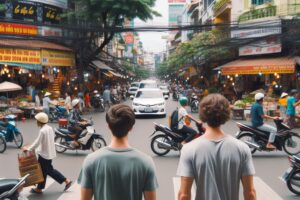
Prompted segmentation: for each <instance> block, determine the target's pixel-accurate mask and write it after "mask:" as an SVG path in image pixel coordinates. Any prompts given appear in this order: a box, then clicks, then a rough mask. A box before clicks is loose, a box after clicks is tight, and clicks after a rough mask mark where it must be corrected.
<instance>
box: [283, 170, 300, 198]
mask: <svg viewBox="0 0 300 200" xmlns="http://www.w3.org/2000/svg"><path fill="white" fill-rule="evenodd" d="M286 184H287V186H288V188H289V190H290V191H291V192H293V193H295V194H297V195H300V170H296V171H294V172H293V173H292V174H291V175H290V178H289V179H288V180H287V182H286Z"/></svg>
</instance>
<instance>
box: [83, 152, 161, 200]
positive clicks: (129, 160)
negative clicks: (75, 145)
mask: <svg viewBox="0 0 300 200" xmlns="http://www.w3.org/2000/svg"><path fill="white" fill-rule="evenodd" d="M78 183H79V184H81V187H83V188H89V189H92V190H93V192H94V198H95V200H120V199H130V200H141V199H142V196H143V192H144V191H154V190H156V188H157V187H158V183H157V179H156V175H155V166H154V163H153V160H152V158H151V157H150V156H148V155H146V154H144V153H142V152H140V151H138V150H136V149H133V148H128V149H112V148H109V147H105V148H103V149H100V150H98V151H96V152H94V153H92V154H90V155H89V156H88V157H87V158H86V159H85V161H84V163H83V166H82V169H81V172H80V175H79V178H78Z"/></svg>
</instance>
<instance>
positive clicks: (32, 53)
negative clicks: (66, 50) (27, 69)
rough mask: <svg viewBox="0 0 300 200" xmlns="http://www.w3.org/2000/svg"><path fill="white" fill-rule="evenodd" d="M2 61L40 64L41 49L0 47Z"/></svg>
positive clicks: (0, 59)
mask: <svg viewBox="0 0 300 200" xmlns="http://www.w3.org/2000/svg"><path fill="white" fill-rule="evenodd" d="M0 62H12V63H26V64H40V63H41V54H40V51H39V50H27V49H14V48H0Z"/></svg>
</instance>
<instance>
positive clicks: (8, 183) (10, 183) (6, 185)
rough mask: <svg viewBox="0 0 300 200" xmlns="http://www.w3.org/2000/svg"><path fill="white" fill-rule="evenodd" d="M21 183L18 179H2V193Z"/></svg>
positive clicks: (0, 188)
mask: <svg viewBox="0 0 300 200" xmlns="http://www.w3.org/2000/svg"><path fill="white" fill-rule="evenodd" d="M18 183H19V180H18V179H3V180H0V194H2V193H4V192H8V191H9V190H11V189H12V188H13V187H15V186H16V185H17V184H18Z"/></svg>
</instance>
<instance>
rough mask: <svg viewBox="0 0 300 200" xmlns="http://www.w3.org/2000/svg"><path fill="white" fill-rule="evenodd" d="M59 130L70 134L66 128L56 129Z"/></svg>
mask: <svg viewBox="0 0 300 200" xmlns="http://www.w3.org/2000/svg"><path fill="white" fill-rule="evenodd" d="M58 131H59V132H61V133H63V134H66V135H69V134H72V133H71V132H70V131H69V130H68V129H66V128H60V129H58Z"/></svg>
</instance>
